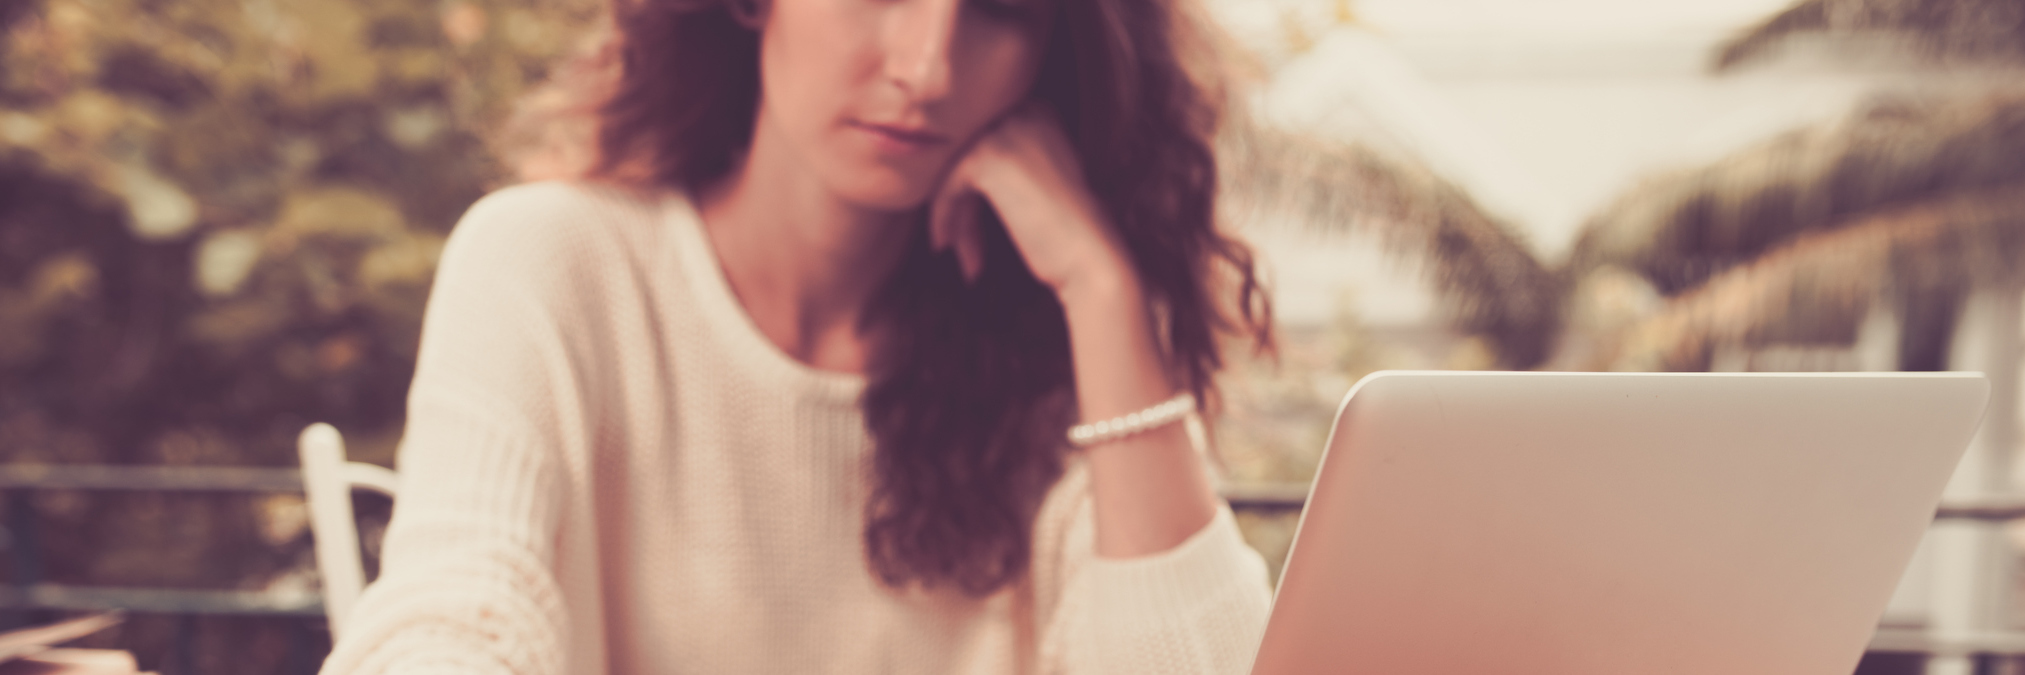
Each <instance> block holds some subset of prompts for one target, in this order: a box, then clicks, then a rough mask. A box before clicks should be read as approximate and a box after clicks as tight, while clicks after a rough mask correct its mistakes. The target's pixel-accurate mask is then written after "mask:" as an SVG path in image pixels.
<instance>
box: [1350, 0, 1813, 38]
mask: <svg viewBox="0 0 2025 675" xmlns="http://www.w3.org/2000/svg"><path fill="white" fill-rule="evenodd" d="M1331 2H1333V0H1325V1H1324V2H1322V3H1319V4H1330V3H1331ZM1789 4H1791V2H1790V1H1789V0H1688V1H1685V2H1679V1H1676V2H1652V1H1650V0H1525V1H1524V2H1514V1H1513V0H1357V1H1356V2H1353V3H1352V4H1351V7H1352V9H1353V10H1354V11H1355V12H1356V13H1357V16H1358V17H1359V18H1360V19H1362V20H1363V21H1364V22H1366V23H1368V24H1370V25H1371V26H1372V27H1373V28H1376V29H1378V30H1379V31H1381V32H1386V33H1392V34H1396V35H1400V36H1416V37H1419V36H1427V37H1448V36H1458V37H1460V36H1473V37H1474V36H1487V37H1488V36H1494V37H1498V38H1514V39H1519V38H1539V39H1556V38H1598V37H1600V38H1617V37H1633V36H1642V35H1663V34H1680V33H1684V32H1691V33H1703V32H1710V31H1729V30H1733V29H1736V28H1740V27H1743V26H1746V25H1749V24H1751V23H1753V22H1756V21H1758V20H1759V19H1762V18H1764V17H1766V16H1768V15H1770V14H1772V13H1774V12H1777V11H1779V10H1780V9H1783V8H1784V7H1785V6H1787V5H1789Z"/></svg>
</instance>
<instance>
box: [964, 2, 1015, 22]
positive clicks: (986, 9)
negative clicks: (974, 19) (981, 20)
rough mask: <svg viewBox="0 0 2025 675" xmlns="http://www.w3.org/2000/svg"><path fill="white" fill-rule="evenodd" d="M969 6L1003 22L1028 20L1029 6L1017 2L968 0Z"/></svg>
mask: <svg viewBox="0 0 2025 675" xmlns="http://www.w3.org/2000/svg"><path fill="white" fill-rule="evenodd" d="M968 3H969V5H970V6H971V7H972V8H975V9H976V10H977V11H978V12H979V13H982V14H984V15H985V16H987V17H990V18H993V19H997V20H1001V21H1019V20H1023V19H1025V18H1027V6H1026V3H1024V2H1018V1H1017V0H968Z"/></svg>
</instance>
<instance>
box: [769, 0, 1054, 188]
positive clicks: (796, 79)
mask: <svg viewBox="0 0 2025 675" xmlns="http://www.w3.org/2000/svg"><path fill="white" fill-rule="evenodd" d="M1054 1H1056V0H772V2H771V5H770V7H769V11H768V12H767V14H766V17H765V23H764V26H763V27H762V29H761V31H762V34H761V37H760V82H761V92H762V94H761V102H760V112H759V116H760V119H759V120H758V129H757V130H756V134H757V135H759V136H760V138H759V139H757V140H759V142H762V143H771V144H773V145H775V147H777V148H778V149H780V150H784V151H786V152H787V153H788V157H789V159H791V160H792V161H796V162H797V163H799V164H800V165H802V166H805V167H808V168H810V169H811V170H813V171H814V172H815V174H816V177H817V179H818V180H819V181H821V183H822V184H823V185H824V186H826V187H827V188H828V189H829V190H830V192H831V193H832V194H833V195H835V196H837V197H839V198H841V199H843V200H844V201H846V202H848V203H852V204H855V205H858V206H861V207H865V208H872V209H878V210H887V211H900V210H906V209H912V208H915V207H917V206H920V205H921V204H922V203H923V202H924V201H926V200H927V198H928V197H929V195H930V194H932V192H933V190H934V189H935V187H936V183H937V181H938V180H939V179H940V178H941V177H942V175H943V174H944V172H945V171H946V170H947V169H948V167H949V166H950V165H951V163H952V162H953V161H954V160H955V159H956V157H957V153H958V152H960V151H962V150H963V149H965V148H966V147H967V146H968V145H969V143H970V141H971V140H973V139H975V138H976V137H977V136H978V134H980V133H981V132H983V131H984V130H985V129H986V128H987V127H988V126H989V125H990V124H991V123H992V122H994V121H996V120H997V119H998V117H999V116H1000V115H1001V114H1003V113H1005V112H1006V111H1007V110H1009V109H1011V108H1012V107H1013V106H1014V105H1016V104H1018V103H1019V102H1020V101H1021V100H1023V99H1025V98H1026V96H1027V93H1028V91H1029V90H1031V89H1032V86H1033V80H1034V73H1035V72H1036V71H1037V70H1039V67H1040V61H1041V52H1042V50H1043V49H1044V45H1046V44H1047V32H1048V30H1049V28H1050V27H1049V26H1048V25H1047V24H1048V19H1049V16H1050V15H1051V14H1052V10H1053V2H1054ZM1069 1H1075V2H1081V1H1087V0H1069ZM769 135H771V138H768V136H769Z"/></svg>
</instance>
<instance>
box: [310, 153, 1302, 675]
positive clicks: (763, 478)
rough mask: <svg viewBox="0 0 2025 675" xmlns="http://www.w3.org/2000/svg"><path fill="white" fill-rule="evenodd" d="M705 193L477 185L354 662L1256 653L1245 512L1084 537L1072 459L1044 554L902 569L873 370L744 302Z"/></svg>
mask: <svg viewBox="0 0 2025 675" xmlns="http://www.w3.org/2000/svg"><path fill="white" fill-rule="evenodd" d="M705 237H706V235H705V233H704V231H703V229H702V225H701V223H700V221H699V220H698V218H697V215H696V213H695V211H694V210H693V209H692V208H691V206H690V205H689V203H688V202H687V201H686V200H685V199H683V198H681V197H679V196H668V197H665V198H659V199H652V200H649V199H641V198H639V197H636V196H633V195H632V194H630V193H626V192H623V191H619V190H616V189H611V188H605V187H596V186H591V185H585V184H572V183H538V184H531V185H524V186H519V187H514V188H509V189H506V190H502V191H500V192H497V193H495V194H493V195H491V196H488V197H486V198H485V199H483V200H481V201H479V202H478V203H477V204H476V205H475V206H473V207H472V208H471V211H470V212H469V213H467V214H466V215H465V217H464V219H463V220H462V222H460V223H459V224H458V226H457V229H456V231H455V232H454V233H453V234H452V236H451V237H450V243H449V245H448V246H447V248H446V249H445V251H444V253H443V260H442V266H441V269H440V271H439V272H438V274H437V278H436V285H435V290H434V294H433V295H432V296H431V298H430V302H429V310H428V317H427V320H426V323H425V324H424V328H423V331H422V351H421V357H420V363H419V365H418V367H417V370H416V373H415V383H414V388H413V390H412V393H411V396H410V400H409V421H408V429H407V434H406V436H405V437H404V439H403V441H402V444H401V451H400V457H399V464H398V466H397V467H396V468H397V469H398V470H399V471H400V472H401V474H402V491H401V495H400V497H399V499H398V500H396V503H395V509H394V518H393V522H392V524H391V526H390V527H389V529H388V531H387V536H386V542H385V557H384V560H383V565H382V569H383V573H382V574H381V576H380V578H379V579H378V580H377V581H375V582H374V583H373V584H372V585H371V586H370V587H369V588H368V589H367V590H366V592H365V595H364V596H363V597H362V598H361V599H360V601H359V603H358V605H357V607H356V609H355V610H354V613H353V616H352V617H351V618H350V619H349V620H348V623H347V624H346V625H345V626H344V627H343V628H344V631H343V638H342V639H341V640H339V641H338V644H337V645H336V649H335V650H334V652H333V653H332V654H331V657H330V659H329V660H328V661H327V662H326V663H325V664H324V669H323V672H324V673H327V674H337V673H381V672H399V673H424V672H426V673H529V674H533V673H541V674H550V673H556V674H559V673H573V674H574V673H586V674H588V673H607V672H609V673H655V674H659V673H839V674H844V673H938V674H939V673H1031V672H1040V673H1067V674H1075V673H1091V674H1096V673H1103V674H1106V675H1122V674H1126V673H1177V674H1178V673H1242V672H1244V671H1245V670H1246V669H1247V668H1248V667H1249V666H1250V663H1251V658H1252V654H1253V652H1254V650H1255V649H1256V648H1257V644H1258V639H1259V634H1260V632H1261V630H1263V627H1264V624H1265V618H1266V609H1267V604H1268V589H1267V581H1266V571H1265V566H1264V563H1263V562H1261V560H1260V558H1259V557H1258V555H1257V554H1256V553H1254V552H1253V551H1252V550H1251V549H1250V548H1248V547H1246V545H1245V544H1244V542H1243V540H1242V539H1241V538H1240V537H1239V534H1238V530H1237V526H1236V524H1235V523H1234V521H1233V520H1232V519H1231V516H1230V512H1229V510H1228V509H1221V510H1220V511H1219V513H1218V514H1217V516H1216V518H1215V520H1213V521H1212V522H1211V523H1210V524H1209V525H1208V526H1207V527H1206V528H1204V529H1203V530H1202V531H1200V532H1198V533H1196V534H1195V535H1194V536H1193V537H1191V538H1190V539H1189V540H1187V541H1186V542H1184V543H1182V544H1181V545H1179V546H1177V547H1176V548H1174V549H1173V550H1170V551H1166V552H1163V553H1159V554H1155V555H1152V556H1148V557H1143V558H1133V559H1110V558H1103V557H1099V556H1097V555H1096V554H1095V553H1094V551H1093V546H1094V535H1093V526H1092V519H1091V501H1090V497H1089V494H1088V480H1087V469H1086V468H1085V467H1084V463H1083V462H1081V461H1080V460H1077V459H1072V460H1071V461H1070V464H1069V468H1068V471H1067V473H1066V474H1065V476H1064V477H1063V478H1062V480H1061V482H1060V483H1059V484H1058V485H1057V486H1056V487H1055V488H1054V489H1053V491H1052V492H1051V493H1050V494H1049V496H1048V497H1047V499H1046V502H1045V504H1044V506H1043V507H1042V511H1041V513H1040V516H1039V518H1038V522H1037V523H1036V524H1035V526H1034V547H1033V550H1034V559H1033V563H1032V570H1031V573H1030V575H1029V576H1028V578H1027V579H1026V580H1025V581H1024V582H1023V583H1020V584H1017V585H1016V587H1014V588H1009V589H1006V590H1004V591H1001V592H999V593H998V594H996V595H994V596H991V597H988V598H984V599H968V598H965V597H963V596H962V595H960V594H956V593H940V592H938V593H926V592H918V591H913V592H896V591H893V590H889V589H887V588H885V587H883V586H881V585H880V584H879V583H878V582H877V581H876V580H875V579H874V577H873V576H872V575H871V573H870V572H869V570H868V569H867V567H866V563H865V557H864V552H863V548H862V545H861V543H860V533H861V530H862V528H863V525H864V522H863V511H864V509H863V505H864V502H865V499H866V494H867V491H868V488H867V485H868V483H867V477H866V473H865V467H864V460H865V457H866V453H867V448H868V446H869V443H870V442H869V438H868V436H867V433H866V431H865V429H864V423H863V420H862V415H861V413H860V410H859V407H858V403H857V399H858V396H859V393H860V392H861V391H862V390H863V388H864V380H863V378H862V377H859V376H855V375H848V374H839V373H834V372H826V371H818V370H815V369H812V368H809V367H807V366H805V365H803V364H801V363H799V362H797V361H794V360H793V359H791V358H789V357H788V356H786V355H785V354H784V353H782V352H781V351H779V350H778V349H777V348H776V347H775V346H774V345H773V344H772V343H771V342H769V341H768V340H767V339H766V338H765V337H764V336H763V335H761V334H760V332H759V330H758V329H757V328H756V327H755V326H754V325H753V324H752V323H751V321H750V319H749V318H748V317H747V315H746V314H745V313H744V309H743V308H742V307H741V306H740V305H739V304H738V301H737V299H736V298H735V297H734V296H733V295H732V294H731V291H730V288H729V287H728V286H727V285H726V283H725V281H724V278H723V276H722V274H721V273H720V271H719V268H718V264H717V260H716V257H715V255H714V253H713V252H712V249H711V247H710V245H709V242H708V241H707V239H706V238H705Z"/></svg>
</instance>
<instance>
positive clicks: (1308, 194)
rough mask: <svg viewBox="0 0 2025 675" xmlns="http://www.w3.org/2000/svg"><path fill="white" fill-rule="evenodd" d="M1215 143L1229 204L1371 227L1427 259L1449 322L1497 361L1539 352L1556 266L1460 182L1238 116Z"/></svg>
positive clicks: (1553, 316)
mask: <svg viewBox="0 0 2025 675" xmlns="http://www.w3.org/2000/svg"><path fill="white" fill-rule="evenodd" d="M1222 145H1223V147H1222V148H1221V155H1222V163H1223V167H1224V171H1223V173H1224V176H1225V177H1226V181H1225V184H1224V195H1225V196H1226V201H1225V203H1226V204H1227V205H1228V208H1230V209H1232V210H1233V212H1235V213H1240V214H1245V215H1248V216H1259V215H1265V216H1272V217H1278V218H1284V219H1289V220H1294V221H1297V222H1302V223H1305V224H1308V225H1310V226H1314V227H1318V228H1321V229H1323V230H1327V231H1336V232H1366V233H1372V234H1376V235H1377V236H1379V238H1380V239H1381V240H1383V241H1385V242H1386V243H1387V245H1388V246H1389V247H1390V248H1392V249H1393V250H1395V251H1398V252H1401V253H1404V254H1407V255H1413V256H1418V257H1421V258H1423V259H1425V260H1427V261H1428V262H1429V265H1428V269H1429V270H1430V271H1431V273H1432V275H1433V283H1434V285H1435V288H1436V290H1437V292H1438V293H1439V294H1440V295H1441V297H1442V298H1443V299H1444V300H1445V301H1446V302H1447V303H1448V304H1449V305H1450V307H1451V308H1452V310H1453V312H1454V320H1455V323H1456V326H1457V327H1458V328H1459V329H1460V330H1462V331H1463V332H1466V333H1469V334H1473V335H1480V336H1483V337H1485V338H1487V339H1489V340H1490V342H1491V343H1492V344H1493V345H1495V350H1496V351H1497V356H1498V361H1499V366H1500V367H1504V368H1530V367H1533V366H1536V365H1539V364H1540V363H1541V362H1542V361H1544V360H1546V358H1547V356H1548V355H1549V352H1550V350H1551V349H1552V346H1553V344H1554V341H1555V339H1556V338H1557V337H1558V334H1559V331H1560V327H1561V311H1560V302H1561V295H1562V293H1561V291H1560V281H1559V278H1558V277H1557V276H1555V275H1554V274H1553V273H1552V272H1550V271H1549V270H1548V269H1547V268H1545V267H1543V266H1542V265H1541V264H1540V263H1539V261H1538V260H1537V259H1536V258H1534V256H1533V254H1532V252H1531V251H1530V250H1529V249H1528V248H1527V247H1526V245H1525V244H1524V243H1523V241H1522V240H1521V239H1520V237H1519V236H1517V235H1516V234H1515V233H1514V232H1513V231H1512V230H1511V229H1510V228H1508V227H1506V226H1505V225H1504V224H1503V223H1501V222H1499V221H1498V220H1497V219H1495V218H1492V217H1491V216H1489V215H1487V214H1485V213H1484V212H1483V211H1482V210H1481V209H1479V208H1478V207H1477V205H1476V204H1475V202H1473V201H1471V200H1470V198H1469V197H1468V195H1466V194H1464V193H1463V192H1462V190H1460V189H1458V188H1457V187H1455V186H1454V185H1452V184H1450V183H1448V182H1446V181H1443V180H1442V179H1440V178H1439V177H1437V176H1435V175H1434V174H1433V173H1432V172H1431V171H1429V170H1428V169H1427V168H1426V167H1424V166H1421V165H1419V164H1416V163H1412V162H1408V161H1404V160H1401V159H1397V158H1394V157H1391V156H1388V155H1385V154H1382V153H1379V152H1376V151H1374V150H1371V149H1370V148H1367V147H1365V146H1362V145H1358V144H1355V143H1348V142H1344V141H1339V140H1333V139H1325V138H1318V137H1315V136H1312V135H1306V134H1299V133H1294V132H1289V131H1284V130H1279V129H1274V128H1269V127H1265V126H1261V125H1256V124H1240V125H1235V126H1234V128H1233V130H1232V131H1231V132H1229V133H1228V134H1227V135H1226V137H1225V138H1224V139H1223V141H1222Z"/></svg>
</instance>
